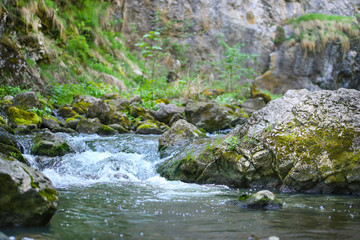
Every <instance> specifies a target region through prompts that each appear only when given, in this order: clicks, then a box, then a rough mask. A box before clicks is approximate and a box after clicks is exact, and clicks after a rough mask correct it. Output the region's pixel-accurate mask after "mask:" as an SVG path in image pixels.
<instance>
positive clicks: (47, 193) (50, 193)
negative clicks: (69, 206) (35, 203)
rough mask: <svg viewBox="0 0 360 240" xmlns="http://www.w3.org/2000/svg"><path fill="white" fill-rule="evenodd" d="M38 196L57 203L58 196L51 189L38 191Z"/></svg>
mask: <svg viewBox="0 0 360 240" xmlns="http://www.w3.org/2000/svg"><path fill="white" fill-rule="evenodd" d="M39 195H40V196H41V197H43V198H45V199H46V200H47V201H49V202H54V201H57V200H58V196H59V194H58V192H57V191H56V190H55V189H51V188H45V189H44V190H41V191H39Z"/></svg>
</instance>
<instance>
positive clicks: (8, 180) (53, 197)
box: [0, 153, 58, 227]
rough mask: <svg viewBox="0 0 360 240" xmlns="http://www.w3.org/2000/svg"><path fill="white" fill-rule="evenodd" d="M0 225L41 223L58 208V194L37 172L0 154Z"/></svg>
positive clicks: (49, 217) (45, 222)
mask: <svg viewBox="0 0 360 240" xmlns="http://www.w3.org/2000/svg"><path fill="white" fill-rule="evenodd" d="M0 193H1V194H0V226H1V227H10V226H21V227H29V226H41V225H45V224H47V223H48V222H49V221H50V219H51V217H52V216H53V215H54V213H55V211H56V209H57V207H58V193H57V192H56V190H55V188H54V187H53V185H52V184H51V182H50V180H49V179H48V178H47V177H45V176H44V175H43V174H42V173H41V172H39V171H37V170H35V169H33V168H32V167H29V166H28V165H26V164H24V163H21V162H19V161H17V160H16V159H15V158H13V157H12V156H9V155H5V154H3V153H0Z"/></svg>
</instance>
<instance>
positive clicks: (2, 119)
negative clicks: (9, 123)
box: [0, 116, 6, 124]
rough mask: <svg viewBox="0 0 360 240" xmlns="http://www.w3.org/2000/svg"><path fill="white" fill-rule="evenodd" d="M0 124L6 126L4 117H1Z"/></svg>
mask: <svg viewBox="0 0 360 240" xmlns="http://www.w3.org/2000/svg"><path fill="white" fill-rule="evenodd" d="M0 124H6V121H5V120H4V118H3V117H2V116H0Z"/></svg>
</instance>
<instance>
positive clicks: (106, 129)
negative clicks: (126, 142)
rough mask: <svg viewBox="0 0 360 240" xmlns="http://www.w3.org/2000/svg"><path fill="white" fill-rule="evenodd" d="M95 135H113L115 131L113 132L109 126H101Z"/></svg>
mask: <svg viewBox="0 0 360 240" xmlns="http://www.w3.org/2000/svg"><path fill="white" fill-rule="evenodd" d="M96 133H97V134H100V135H113V134H115V133H116V131H115V129H113V128H111V127H109V126H106V125H104V124H102V125H101V128H100V130H99V131H97V132H96Z"/></svg>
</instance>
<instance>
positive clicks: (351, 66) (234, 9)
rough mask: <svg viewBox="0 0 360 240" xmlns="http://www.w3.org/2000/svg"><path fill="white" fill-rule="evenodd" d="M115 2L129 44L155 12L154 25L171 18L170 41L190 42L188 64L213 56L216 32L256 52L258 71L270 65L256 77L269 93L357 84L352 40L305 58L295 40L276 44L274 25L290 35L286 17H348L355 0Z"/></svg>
mask: <svg viewBox="0 0 360 240" xmlns="http://www.w3.org/2000/svg"><path fill="white" fill-rule="evenodd" d="M118 3H119V6H121V8H119V11H118V15H117V16H118V17H119V18H122V19H123V22H122V25H121V31H122V33H123V34H125V35H126V36H128V37H127V39H128V42H129V43H130V42H132V41H133V39H132V37H133V36H134V34H133V33H134V28H136V30H137V31H138V32H140V33H143V32H147V31H149V30H151V29H154V28H156V27H157V26H156V25H159V22H154V21H153V20H154V19H156V17H158V16H159V15H160V16H159V18H160V24H161V23H162V24H166V23H168V22H170V21H173V20H175V21H176V23H175V26H174V27H173V28H172V29H171V32H170V34H171V36H172V41H174V42H180V43H183V44H189V45H190V46H191V47H190V49H191V55H190V56H189V57H190V61H189V62H190V63H191V64H194V63H195V62H197V61H200V60H206V59H208V57H209V55H215V56H219V54H220V51H219V45H218V38H217V36H218V35H219V34H221V35H222V36H223V37H224V39H225V41H226V42H227V43H229V44H230V45H231V44H236V43H244V44H245V47H244V51H245V52H247V53H255V54H258V56H259V57H258V62H259V65H258V66H255V67H256V68H257V70H258V71H259V72H263V73H264V72H266V70H269V69H270V70H271V69H272V70H273V71H272V72H268V73H267V75H265V76H263V77H261V78H259V80H258V84H259V85H260V86H261V87H264V88H268V89H269V90H271V91H273V92H282V93H283V92H284V91H286V90H287V89H291V88H307V89H309V90H315V89H319V88H325V89H335V88H339V87H348V88H360V83H359V77H358V72H357V66H358V64H359V63H358V60H357V58H356V57H357V46H355V45H356V44H353V43H352V44H351V45H352V46H351V49H348V50H347V52H346V53H342V52H341V50H340V48H339V46H338V45H336V44H334V42H335V41H332V42H329V44H328V46H327V47H326V49H325V50H324V51H322V52H317V53H316V54H314V55H312V56H308V58H306V57H304V56H305V55H306V54H305V52H304V51H303V49H302V48H301V47H300V44H294V45H289V44H278V43H277V37H278V36H277V29H278V27H279V26H281V27H285V28H288V29H289V30H288V31H287V33H286V34H287V36H286V37H290V36H291V32H292V29H291V28H292V27H293V26H291V24H288V20H289V19H294V18H296V17H299V16H301V15H304V14H309V13H322V14H329V15H343V16H352V15H353V14H354V13H355V12H354V5H355V4H358V3H359V1H358V0H356V1H355V0H353V1H351V0H345V1H327V0H292V1H289V0H280V1H279V0H269V1H267V0H241V1H236V0H227V1H218V0H210V1H208V0H206V1H205V0H196V1H195V0H186V1H177V0H162V1H145V3H144V1H141V0H131V1H127V0H122V1H121V0H119V1H118ZM184 31H185V33H186V34H183V32H184ZM288 52H290V53H288ZM270 56H271V57H270ZM344 56H345V58H344ZM175 57H176V56H175ZM275 58H276V59H275ZM271 59H273V62H271ZM270 63H271V64H270ZM315 63H317V64H315ZM269 65H270V66H269Z"/></svg>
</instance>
